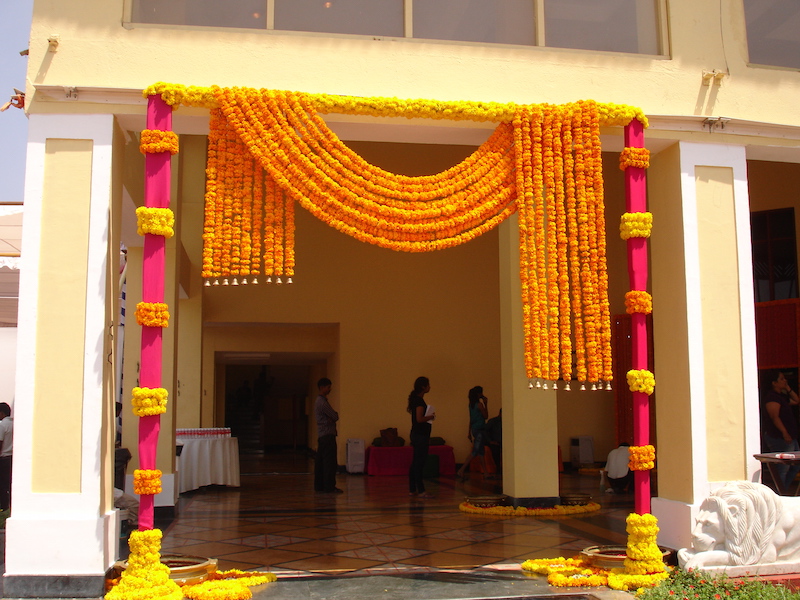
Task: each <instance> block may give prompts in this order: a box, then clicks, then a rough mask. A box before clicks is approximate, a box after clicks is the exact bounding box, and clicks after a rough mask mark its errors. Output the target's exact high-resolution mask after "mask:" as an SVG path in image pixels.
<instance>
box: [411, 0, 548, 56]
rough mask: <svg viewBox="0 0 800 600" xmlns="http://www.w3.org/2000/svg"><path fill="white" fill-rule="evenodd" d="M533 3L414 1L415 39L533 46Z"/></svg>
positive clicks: (528, 0)
mask: <svg viewBox="0 0 800 600" xmlns="http://www.w3.org/2000/svg"><path fill="white" fill-rule="evenodd" d="M535 36H536V28H535V13H534V6H533V0H414V37H415V38H422V39H433V40H455V41H464V42H490V43H495V44H525V45H531V46H532V45H533V44H535V43H536V37H535Z"/></svg>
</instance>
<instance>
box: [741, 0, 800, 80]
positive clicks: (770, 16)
mask: <svg viewBox="0 0 800 600" xmlns="http://www.w3.org/2000/svg"><path fill="white" fill-rule="evenodd" d="M744 19H745V23H746V26H747V46H748V51H749V53H750V62H751V63H754V64H759V65H771V66H775V67H792V68H795V69H800V2H798V1H797V0H744Z"/></svg>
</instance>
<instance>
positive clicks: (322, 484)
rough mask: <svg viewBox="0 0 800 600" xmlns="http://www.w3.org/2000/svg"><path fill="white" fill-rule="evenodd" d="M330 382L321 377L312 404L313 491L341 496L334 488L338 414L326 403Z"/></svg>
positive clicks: (340, 491) (337, 489)
mask: <svg viewBox="0 0 800 600" xmlns="http://www.w3.org/2000/svg"><path fill="white" fill-rule="evenodd" d="M331 387H332V384H331V380H330V379H328V378H327V377H323V378H322V379H320V380H319V381H318V382H317V388H318V389H319V395H318V396H317V401H316V403H315V404H314V416H315V417H316V419H317V460H316V462H315V464H314V491H317V492H324V493H329V494H341V493H342V490H340V489H339V488H337V487H336V470H337V469H338V465H337V464H336V454H337V452H336V421H338V420H339V413H337V412H336V411H335V410H333V407H332V406H331V404H330V402H328V394H330V393H331Z"/></svg>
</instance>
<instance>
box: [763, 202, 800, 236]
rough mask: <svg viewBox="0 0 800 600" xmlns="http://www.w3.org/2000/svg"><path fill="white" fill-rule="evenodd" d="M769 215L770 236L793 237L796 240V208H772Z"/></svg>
mask: <svg viewBox="0 0 800 600" xmlns="http://www.w3.org/2000/svg"><path fill="white" fill-rule="evenodd" d="M767 215H768V216H769V237H771V238H773V239H774V238H791V239H792V240H794V209H793V208H788V209H782V210H771V211H769V212H767Z"/></svg>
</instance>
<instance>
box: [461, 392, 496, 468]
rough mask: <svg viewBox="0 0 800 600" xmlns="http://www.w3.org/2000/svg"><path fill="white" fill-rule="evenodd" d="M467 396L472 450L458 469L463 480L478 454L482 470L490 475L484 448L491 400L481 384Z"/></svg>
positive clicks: (469, 436)
mask: <svg viewBox="0 0 800 600" xmlns="http://www.w3.org/2000/svg"><path fill="white" fill-rule="evenodd" d="M467 398H468V399H469V428H468V430H467V438H468V439H469V441H470V442H472V450H470V453H469V456H467V459H466V460H465V461H464V464H462V465H461V468H460V469H459V470H458V474H457V476H458V478H459V479H462V480H463V479H466V473H467V469H469V465H470V463H471V462H472V459H473V458H475V457H476V456H477V457H478V461H479V462H480V463H481V470H482V471H483V473H484V475H487V477H488V474H487V473H486V458H485V456H484V452H485V450H484V448H485V447H486V418H487V417H488V416H489V407H488V406H487V404H488V402H489V401H488V400H487V399H486V396H484V395H483V388H482V387H481V386H479V385H476V386H475V387H474V388H472V389H471V390H470V391H469V392H468V394H467Z"/></svg>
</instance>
